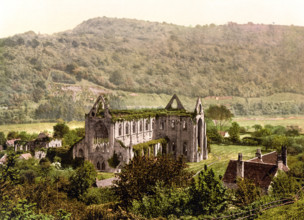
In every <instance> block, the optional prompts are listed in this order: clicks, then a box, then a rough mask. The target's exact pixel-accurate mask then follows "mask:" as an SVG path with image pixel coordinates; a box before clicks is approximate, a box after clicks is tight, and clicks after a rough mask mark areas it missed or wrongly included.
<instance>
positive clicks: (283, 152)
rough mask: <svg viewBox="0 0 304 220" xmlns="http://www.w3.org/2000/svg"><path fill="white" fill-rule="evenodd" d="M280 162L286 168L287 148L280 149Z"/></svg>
mask: <svg viewBox="0 0 304 220" xmlns="http://www.w3.org/2000/svg"><path fill="white" fill-rule="evenodd" d="M282 161H283V164H284V165H285V166H286V167H287V147H285V146H283V147H282Z"/></svg>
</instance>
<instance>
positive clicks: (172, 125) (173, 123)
mask: <svg viewBox="0 0 304 220" xmlns="http://www.w3.org/2000/svg"><path fill="white" fill-rule="evenodd" d="M171 128H172V129H174V128H175V120H172V121H171Z"/></svg>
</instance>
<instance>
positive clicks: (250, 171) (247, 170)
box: [223, 147, 289, 192]
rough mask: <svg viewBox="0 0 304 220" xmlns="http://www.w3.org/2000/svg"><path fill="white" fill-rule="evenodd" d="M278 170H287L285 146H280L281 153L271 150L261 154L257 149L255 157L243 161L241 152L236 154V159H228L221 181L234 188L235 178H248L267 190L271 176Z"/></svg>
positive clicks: (235, 186) (235, 185)
mask: <svg viewBox="0 0 304 220" xmlns="http://www.w3.org/2000/svg"><path fill="white" fill-rule="evenodd" d="M279 170H282V171H284V172H287V171H288V170H289V168H288V166H287V149H286V147H283V148H282V153H281V154H279V153H277V152H276V151H273V152H271V153H268V154H264V155H262V154H261V150H260V149H257V152H256V157H254V158H252V159H250V160H247V161H243V158H242V154H241V153H239V155H238V160H230V162H229V164H228V167H227V170H226V172H225V174H224V177H223V182H224V185H225V186H226V187H228V188H232V189H233V188H234V189H235V188H237V184H236V180H237V178H245V179H250V180H252V181H253V182H254V183H255V184H256V185H257V186H259V187H261V188H262V189H263V190H264V191H265V192H267V191H268V188H269V186H270V183H271V181H272V178H273V177H274V176H276V175H277V172H278V171H279Z"/></svg>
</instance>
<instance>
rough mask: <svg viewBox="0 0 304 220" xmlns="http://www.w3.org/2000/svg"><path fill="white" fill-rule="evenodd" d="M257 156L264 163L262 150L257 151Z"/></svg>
mask: <svg viewBox="0 0 304 220" xmlns="http://www.w3.org/2000/svg"><path fill="white" fill-rule="evenodd" d="M255 156H256V157H257V158H258V160H259V161H261V162H263V161H262V153H261V149H259V148H258V149H257V151H256V153H255Z"/></svg>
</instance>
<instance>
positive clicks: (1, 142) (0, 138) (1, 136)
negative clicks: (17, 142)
mask: <svg viewBox="0 0 304 220" xmlns="http://www.w3.org/2000/svg"><path fill="white" fill-rule="evenodd" d="M5 143H6V138H5V135H4V133H3V132H2V131H1V132H0V145H2V146H4V144H5Z"/></svg>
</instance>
